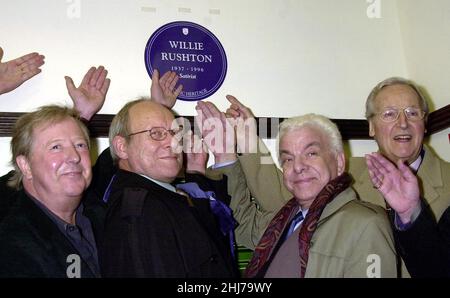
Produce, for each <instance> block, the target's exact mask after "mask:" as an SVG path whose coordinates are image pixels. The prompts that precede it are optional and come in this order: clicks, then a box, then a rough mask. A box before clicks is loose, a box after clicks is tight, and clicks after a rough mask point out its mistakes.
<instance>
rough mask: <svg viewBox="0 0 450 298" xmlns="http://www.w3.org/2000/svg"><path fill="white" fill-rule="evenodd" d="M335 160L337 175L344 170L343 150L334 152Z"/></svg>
mask: <svg viewBox="0 0 450 298" xmlns="http://www.w3.org/2000/svg"><path fill="white" fill-rule="evenodd" d="M336 160H337V172H338V176H340V175H342V173H344V171H345V155H344V152H339V153H337V154H336Z"/></svg>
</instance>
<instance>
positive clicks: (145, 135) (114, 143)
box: [99, 98, 237, 278]
mask: <svg viewBox="0 0 450 298" xmlns="http://www.w3.org/2000/svg"><path fill="white" fill-rule="evenodd" d="M182 134H183V126H182V125H180V124H178V122H177V121H176V120H175V118H174V116H173V114H172V112H171V111H170V110H169V109H167V108H166V107H165V106H163V105H161V104H159V103H156V102H155V101H151V100H148V98H141V99H138V100H135V101H132V102H129V103H127V104H126V105H125V106H124V107H123V108H122V109H121V110H120V111H119V113H118V114H117V115H116V116H115V117H114V119H113V121H112V122H111V126H110V130H109V141H110V150H111V156H112V158H113V160H114V162H115V164H116V165H117V166H118V171H117V172H116V174H115V175H114V177H113V178H112V180H111V182H110V184H109V186H108V188H107V190H106V192H105V195H104V197H103V200H104V201H105V202H107V205H108V207H107V213H106V218H105V226H104V233H103V237H102V241H101V243H100V245H99V259H100V267H101V272H102V275H103V276H104V277H196V278H201V277H215V278H223V277H225V278H226V277H235V276H236V273H237V269H236V266H235V262H234V260H233V251H232V249H231V247H230V241H229V240H230V239H229V238H228V236H229V235H226V233H224V229H223V224H224V223H223V221H222V218H218V216H217V213H216V212H215V211H214V210H213V209H214V206H216V205H217V204H219V203H218V202H217V201H218V200H220V198H219V197H215V195H217V193H216V194H215V195H212V194H211V193H210V192H209V191H210V190H211V189H205V187H203V185H207V188H209V187H208V186H211V185H212V184H214V182H212V181H209V179H207V178H206V177H204V176H203V179H202V178H201V177H197V178H196V179H197V181H196V182H198V184H189V189H186V188H183V190H184V191H186V192H190V190H191V191H192V188H195V191H194V192H195V195H192V196H191V197H190V196H188V195H187V194H186V193H181V192H180V191H178V190H177V189H176V188H175V187H174V186H173V185H172V184H171V183H172V182H173V181H174V180H175V178H176V177H177V175H178V173H179V172H180V170H181V169H182V165H183V156H182V151H181V150H180V147H179V146H180V142H179V140H180V139H181V137H182ZM204 160H205V161H206V159H204ZM205 166H206V164H205V165H204V167H205ZM186 180H188V178H187V177H186ZM198 180H200V182H199V181H198ZM186 185H187V184H185V185H184V186H185V187H186ZM197 185H199V187H197ZM212 189H213V190H214V186H212ZM222 189H225V193H226V181H224V183H223V184H222ZM199 193H208V195H206V197H205V196H202V195H200V196H197V195H198V194H199ZM210 195H211V196H214V197H213V198H211V197H210ZM199 197H202V198H204V199H195V198H199ZM216 199H217V200H216ZM227 199H228V198H227ZM213 205H214V206H213ZM219 205H220V204H219ZM216 207H217V206H216ZM220 207H224V206H220ZM222 210H223V209H222ZM230 212H231V211H230ZM228 219H229V218H228ZM229 228H231V230H232V229H233V228H234V227H233V226H232V225H231V226H230V225H229Z"/></svg>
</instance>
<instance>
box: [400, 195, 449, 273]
mask: <svg viewBox="0 0 450 298" xmlns="http://www.w3.org/2000/svg"><path fill="white" fill-rule="evenodd" d="M394 235H395V238H396V241H397V244H398V247H399V253H400V255H401V256H402V258H403V260H404V261H405V264H406V267H407V268H408V271H409V273H410V274H411V276H412V277H450V207H449V208H447V210H446V211H445V212H444V214H443V215H442V216H441V219H440V220H439V223H438V224H436V221H435V220H434V218H433V215H432V213H431V211H430V210H429V208H428V207H427V206H425V205H424V204H423V206H422V212H421V213H420V215H419V217H418V218H417V219H416V221H415V222H414V223H413V225H412V226H411V227H410V228H409V229H408V230H406V231H398V230H397V229H395V228H394Z"/></svg>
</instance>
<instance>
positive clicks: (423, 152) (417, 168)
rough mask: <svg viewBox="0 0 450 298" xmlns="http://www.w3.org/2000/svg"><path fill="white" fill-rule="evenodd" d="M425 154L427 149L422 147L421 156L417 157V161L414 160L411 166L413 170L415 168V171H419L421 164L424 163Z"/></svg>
mask: <svg viewBox="0 0 450 298" xmlns="http://www.w3.org/2000/svg"><path fill="white" fill-rule="evenodd" d="M424 155H425V150H424V149H423V148H422V150H421V151H420V154H419V156H418V157H417V158H416V160H415V161H413V162H412V163H411V164H410V165H409V167H410V168H411V170H413V171H414V172H416V173H417V171H418V170H419V167H420V164H421V163H422V160H423V157H424Z"/></svg>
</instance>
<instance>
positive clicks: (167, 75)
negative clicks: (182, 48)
mask: <svg viewBox="0 0 450 298" xmlns="http://www.w3.org/2000/svg"><path fill="white" fill-rule="evenodd" d="M170 73H171V71H170V70H168V71H166V72H165V73H164V74H163V75H162V77H161V78H160V79H159V83H160V84H161V86H162V85H164V83H165V82H166V81H167V79H168V78H169V76H170Z"/></svg>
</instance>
